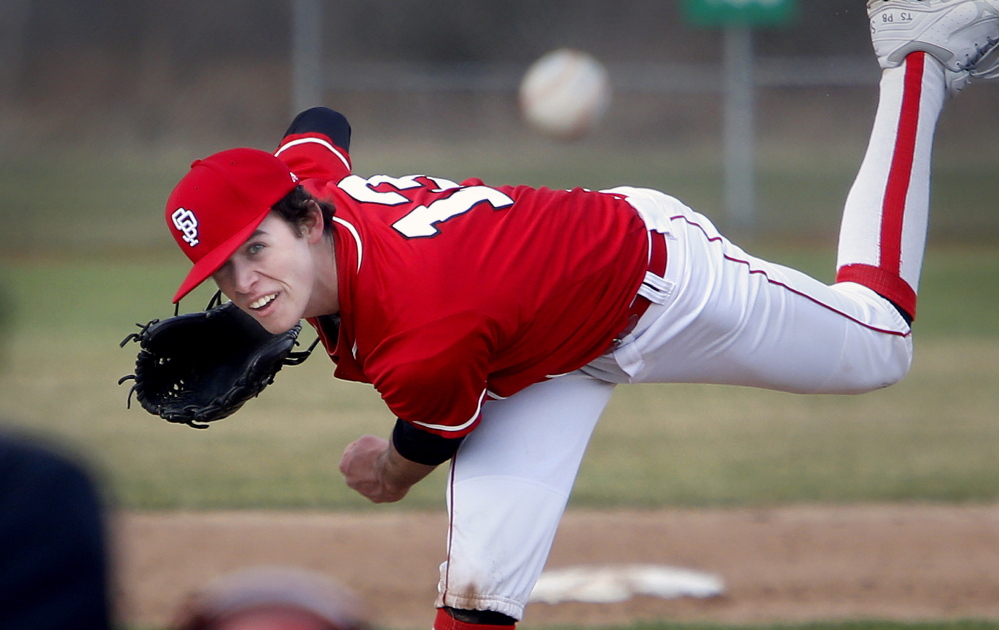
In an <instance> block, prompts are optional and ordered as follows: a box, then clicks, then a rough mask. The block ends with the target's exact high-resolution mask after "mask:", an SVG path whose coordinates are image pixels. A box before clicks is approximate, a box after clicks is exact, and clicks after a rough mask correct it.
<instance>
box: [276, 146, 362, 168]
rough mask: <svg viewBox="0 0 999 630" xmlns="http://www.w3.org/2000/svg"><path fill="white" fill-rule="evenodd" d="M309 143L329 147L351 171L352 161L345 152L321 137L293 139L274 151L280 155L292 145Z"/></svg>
mask: <svg viewBox="0 0 999 630" xmlns="http://www.w3.org/2000/svg"><path fill="white" fill-rule="evenodd" d="M308 143H314V144H318V145H320V146H322V147H323V148H325V149H328V150H329V151H330V152H331V153H333V155H335V156H336V157H337V158H339V160H340V161H341V162H343V166H344V168H346V169H347V171H348V172H350V161H349V160H347V157H346V156H345V155H344V154H343V153H341V152H340V151H339V150H338V149H337V148H336V147H335V146H333V145H332V144H331V143H329V142H326V141H325V140H322V139H321V138H299V139H297V140H292V141H291V142H288V143H285V144H282V145H281V146H280V147H279V148H278V150H277V151H276V152H275V153H274V155H275V156H280V155H281V153H282V152H284V151H285V150H286V149H290V148H291V147H295V146H298V145H301V144H308Z"/></svg>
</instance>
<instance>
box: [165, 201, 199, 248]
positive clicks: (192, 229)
mask: <svg viewBox="0 0 999 630" xmlns="http://www.w3.org/2000/svg"><path fill="white" fill-rule="evenodd" d="M170 218H171V219H172V220H173V225H174V227H175V228H177V230H178V231H179V232H180V233H182V234H183V235H184V241H186V242H187V244H188V245H190V246H191V247H194V246H195V245H197V244H198V217H196V216H194V213H193V212H191V211H190V210H188V209H187V208H177V209H176V210H174V211H173V214H171V215H170Z"/></svg>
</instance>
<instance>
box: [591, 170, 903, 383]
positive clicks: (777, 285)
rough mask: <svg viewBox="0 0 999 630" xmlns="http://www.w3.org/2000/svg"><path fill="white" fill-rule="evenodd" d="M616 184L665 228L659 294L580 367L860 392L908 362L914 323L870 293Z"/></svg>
mask: <svg viewBox="0 0 999 630" xmlns="http://www.w3.org/2000/svg"><path fill="white" fill-rule="evenodd" d="M617 191H618V192H621V193H625V194H627V195H628V198H629V200H630V201H631V203H632V204H633V205H635V206H636V207H638V208H639V210H640V212H642V214H643V216H644V217H646V223H648V224H650V225H659V226H660V228H661V229H663V230H665V231H667V233H668V240H667V249H668V251H669V261H668V263H667V265H666V274H665V278H664V279H663V280H662V282H661V283H660V284H661V286H662V287H663V292H664V294H665V295H666V298H665V301H664V303H663V304H653V305H652V306H651V307H649V309H648V311H647V312H646V314H645V315H644V316H643V317H642V319H641V320H639V322H638V325H637V326H636V328H635V330H634V331H633V332H632V333H631V334H630V335H628V336H627V337H625V338H624V339H623V340H622V343H621V344H620V345H618V346H617V347H616V348H615V349H614V350H613V351H612V352H611V353H608V354H607V355H604V356H603V357H601V358H599V359H598V360H596V361H594V362H592V363H591V364H590V365H588V366H586V367H585V368H584V371H586V372H587V373H589V374H592V375H594V376H597V377H599V378H604V379H607V380H610V381H612V382H632V383H649V382H658V383H663V382H665V383H716V384H726V385H745V386H753V387H763V388H767V389H775V390H781V391H789V392H799V393H817V392H823V393H856V392H862V391H868V390H870V389H874V388H877V387H882V386H886V385H889V384H891V383H892V382H895V381H897V380H898V379H900V378H901V377H902V376H903V375H904V374H905V373H906V371H907V370H908V368H909V364H910V361H911V350H912V346H911V339H910V336H909V326H908V325H907V324H906V322H905V320H904V319H903V318H902V316H901V314H900V313H899V312H898V311H897V310H896V309H895V308H894V307H892V306H891V304H890V303H889V302H887V301H886V300H885V299H884V298H881V297H880V296H878V295H877V294H876V293H874V292H873V291H871V290H870V289H867V288H865V287H863V286H861V285H858V284H853V283H843V284H838V285H832V286H829V285H825V284H823V283H821V282H819V281H818V280H815V279H813V278H811V277H809V276H807V275H805V274H803V273H801V272H799V271H796V270H794V269H790V268H788V267H784V266H781V265H777V264H773V263H770V262H768V261H765V260H762V259H760V258H757V257H755V256H751V255H749V254H747V253H746V252H745V251H743V250H742V249H740V248H739V247H737V246H736V245H734V244H733V243H731V242H730V241H729V240H728V239H726V238H725V237H724V236H722V235H721V234H719V233H718V231H717V230H716V229H715V227H714V225H712V223H711V222H710V221H709V220H708V219H707V218H706V217H704V216H703V215H700V214H698V213H697V212H694V211H693V210H691V209H690V208H688V207H686V206H684V205H683V204H681V203H680V202H679V201H677V200H676V199H673V198H672V197H669V196H667V195H664V194H662V193H659V192H656V191H650V190H636V189H617ZM657 214H658V215H659V216H658V217H656V215H657ZM667 219H668V224H667V223H666V220H667Z"/></svg>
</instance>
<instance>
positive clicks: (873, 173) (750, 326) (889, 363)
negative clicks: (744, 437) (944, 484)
mask: <svg viewBox="0 0 999 630" xmlns="http://www.w3.org/2000/svg"><path fill="white" fill-rule="evenodd" d="M868 6H869V10H870V15H871V22H872V33H873V35H872V36H873V40H874V46H875V50H876V52H877V54H878V57H879V60H880V63H881V65H882V66H883V67H884V68H885V70H884V77H883V79H882V81H881V85H880V100H879V105H878V111H877V115H876V119H875V124H874V129H873V132H872V137H871V142H870V146H869V149H868V152H867V156H866V158H865V160H864V162H863V165H862V166H861V169H860V171H859V174H858V176H857V179H856V183H855V184H854V186H853V188H852V190H851V193H850V196H849V200H848V202H847V207H846V209H845V214H844V219H843V225H842V229H841V241H840V249H839V261H838V266H839V274H838V277H837V280H838V283H837V284H835V285H833V286H830V287H827V286H824V285H822V284H821V283H818V282H816V281H814V280H812V279H810V278H807V277H805V276H804V275H803V274H800V273H798V272H795V271H793V270H790V269H787V268H785V267H782V266H780V265H773V264H771V263H767V262H766V261H762V260H760V259H758V258H755V257H752V256H748V255H747V254H746V253H745V252H743V251H742V250H740V249H739V248H737V247H735V246H734V245H732V244H731V243H730V242H728V241H727V240H726V239H724V237H722V236H721V235H719V234H718V233H717V232H716V231H715V230H714V227H713V226H712V225H711V224H710V222H709V221H707V220H706V219H705V218H704V217H702V216H700V215H698V214H697V213H694V212H693V211H691V210H690V209H689V208H685V207H683V206H682V205H680V204H678V202H675V200H672V201H670V202H664V201H661V200H659V201H656V200H653V199H646V200H645V201H644V202H645V203H646V204H647V205H650V206H657V205H658V206H659V207H660V210H661V211H662V212H666V213H669V215H670V219H671V221H672V224H671V227H670V228H669V229H670V230H671V231H672V237H671V242H670V246H669V265H668V268H667V283H668V284H671V285H672V286H674V287H675V288H674V290H673V291H672V293H671V294H670V296H669V300H668V303H667V304H665V305H663V306H656V305H654V306H653V307H652V308H650V309H649V312H648V313H647V314H646V316H645V317H644V318H643V321H642V322H640V324H639V327H638V328H636V331H635V333H636V334H635V335H634V337H633V338H630V339H628V340H626V341H627V343H624V344H623V345H622V346H621V347H619V348H617V349H616V351H615V352H614V353H613V355H611V356H610V357H607V356H605V357H602V358H601V359H600V360H598V361H597V362H595V364H594V365H592V366H589V367H588V368H587V369H588V370H589V369H592V370H593V372H592V373H600V374H601V376H603V377H606V378H611V379H614V380H621V379H620V378H617V379H615V374H614V371H615V366H619V367H621V368H622V369H623V372H625V375H624V377H623V379H624V380H627V381H630V382H706V383H727V384H737V385H752V386H758V387H766V388H771V389H779V390H784V391H793V392H826V393H849V392H862V391H867V390H869V389H874V388H877V387H881V386H885V385H889V384H891V383H893V382H895V381H897V380H898V379H900V378H901V377H902V376H903V375H904V374H905V373H906V372H907V370H908V367H909V364H910V362H911V340H910V337H909V328H908V325H907V323H906V321H904V320H903V317H905V318H906V319H908V320H910V321H911V317H912V316H913V315H914V314H915V303H916V288H917V284H918V279H919V273H920V269H921V265H922V258H923V250H924V246H925V239H926V225H927V217H928V212H929V171H930V157H931V150H932V139H933V132H934V129H935V126H936V121H937V118H938V116H939V114H940V110H941V109H942V107H943V103H944V98H945V96H946V93H947V92H948V91H950V92H951V93H953V92H956V91H957V90H959V89H960V88H961V87H963V86H964V84H965V83H967V81H968V80H969V78H972V79H973V78H975V77H983V78H989V77H990V76H991V75H993V74H994V68H995V66H996V64H999V61H995V60H994V58H990V56H991V55H992V54H993V53H992V52H990V51H994V49H995V48H996V47H997V42H999V0H963V1H960V0H959V1H955V0H870V2H869V3H868ZM924 51H928V52H924ZM642 195H643V196H648V193H642ZM633 203H636V202H633ZM671 204H672V206H673V207H672V208H670V207H669V206H670V205H671ZM639 205H640V204H639ZM651 213H654V209H653V210H647V211H646V212H645V214H651ZM647 221H648V219H647ZM619 372H620V371H619ZM617 376H618V377H620V374H618V375H617Z"/></svg>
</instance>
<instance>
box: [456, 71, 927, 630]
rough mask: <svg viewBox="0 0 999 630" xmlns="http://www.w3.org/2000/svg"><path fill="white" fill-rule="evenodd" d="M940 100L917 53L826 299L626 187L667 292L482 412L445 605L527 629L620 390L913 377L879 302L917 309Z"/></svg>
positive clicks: (865, 176)
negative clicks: (664, 258) (605, 339)
mask: <svg viewBox="0 0 999 630" xmlns="http://www.w3.org/2000/svg"><path fill="white" fill-rule="evenodd" d="M916 57H918V59H916V60H915V61H913V59H914V58H916ZM944 93H945V90H944V77H943V71H942V69H941V68H940V66H939V65H938V64H936V62H934V61H932V60H931V59H929V58H925V59H924V58H923V55H922V54H920V53H917V54H916V55H911V56H910V58H909V60H908V61H907V62H906V63H905V64H904V65H903V66H902V67H900V68H895V69H891V70H886V71H885V72H884V75H883V79H882V83H881V100H880V102H879V109H878V113H877V116H876V119H875V124H874V130H873V132H872V138H871V143H870V147H869V148H868V151H867V155H866V158H865V160H864V162H863V164H862V166H861V169H860V173H859V174H858V177H857V180H856V182H855V184H854V187H853V189H852V190H851V193H850V196H849V198H848V201H847V204H846V210H845V212H844V217H843V224H842V229H841V232H840V248H839V260H838V262H837V266H838V268H839V275H838V282H837V283H836V284H834V285H831V286H827V285H824V284H822V283H821V282H818V281H816V280H814V279H812V278H810V277H808V276H806V275H804V274H802V273H800V272H797V271H794V270H792V269H789V268H787V267H783V266H780V265H775V264H772V263H769V262H766V261H764V260H761V259H759V258H755V257H753V256H750V255H748V254H746V253H745V252H744V251H742V250H741V249H739V248H738V247H736V246H735V245H733V244H732V243H730V242H729V241H728V240H727V239H725V238H724V237H722V236H721V235H720V234H718V232H717V231H716V230H715V228H714V226H713V225H712V224H711V222H710V221H708V220H707V219H706V218H705V217H703V216H702V215H700V214H698V213H696V212H694V211H693V210H691V209H690V208H687V207H686V206H684V205H683V204H681V203H680V202H678V201H677V200H675V199H673V198H672V197H669V196H667V195H664V194H662V193H660V192H657V191H651V190H646V189H635V188H620V189H616V192H619V193H623V194H626V195H627V196H628V197H629V200H630V201H631V203H632V204H633V205H634V206H635V207H636V208H637V209H638V210H639V212H640V213H641V214H642V216H643V218H644V219H645V221H646V224H647V225H648V226H649V228H650V230H655V231H658V232H660V233H663V234H665V235H666V236H667V239H668V240H667V249H668V263H667V268H666V274H665V278H663V279H661V280H662V281H661V282H657V283H656V293H655V295H653V299H652V301H653V304H652V305H651V307H650V308H649V309H648V311H647V312H646V313H645V315H644V316H643V317H642V319H641V320H640V321H639V323H638V325H637V326H636V328H635V330H634V331H633V332H632V333H631V334H629V335H628V336H627V337H625V338H624V339H622V340H621V343H620V344H619V345H617V346H616V347H615V348H614V349H613V350H612V351H610V352H608V353H607V354H606V355H604V356H602V357H600V358H599V359H597V360H596V361H594V362H593V363H591V364H589V365H587V366H586V367H584V368H583V369H582V370H580V371H578V372H574V373H572V374H569V375H566V376H562V377H559V378H555V379H553V380H550V381H547V382H544V383H539V384H536V385H533V386H531V387H529V388H527V389H525V390H523V391H521V392H519V393H518V394H516V395H514V396H511V397H510V398H508V399H505V400H500V401H490V402H488V403H487V404H486V405H485V406H484V408H483V419H482V421H481V424H480V426H479V427H478V428H477V429H476V430H475V431H474V432H472V434H471V435H469V436H468V437H467V438H466V439H465V441H464V443H463V444H462V446H461V448H460V449H459V450H458V453H457V454H456V456H455V458H454V459H453V460H452V464H451V470H450V480H449V483H448V488H447V501H448V510H449V514H450V529H449V536H448V541H447V561H446V562H444V563H443V564H442V565H441V578H440V583H439V589H438V590H439V597H438V600H437V606H451V607H455V608H464V609H478V610H495V611H498V612H501V613H504V614H507V615H509V616H511V617H514V618H516V619H520V618H521V617H522V615H523V611H524V606H525V605H526V603H527V601H528V598H529V596H530V593H531V590H532V589H533V587H534V584H535V582H536V581H537V579H538V577H539V576H540V574H541V571H542V569H543V567H544V564H545V561H546V559H547V557H548V552H549V549H550V547H551V544H552V541H553V539H554V536H555V531H556V529H557V527H558V523H559V520H560V519H561V516H562V513H563V510H564V509H565V505H566V502H567V501H568V498H569V493H570V491H571V489H572V485H573V482H574V480H575V477H576V473H577V471H578V469H579V465H580V462H581V461H582V458H583V453H584V451H585V450H586V445H587V442H588V440H589V438H590V435H591V433H592V431H593V428H594V427H595V425H596V422H597V420H598V418H599V416H600V414H601V413H602V412H603V410H604V408H605V406H606V405H607V403H608V401H609V400H610V396H611V393H612V392H613V389H614V387H615V386H616V384H618V383H652V382H657V383H681V382H682V383H719V384H730V385H746V386H753V387H764V388H768V389H775V390H781V391H788V392H800V393H859V392H864V391H869V390H872V389H877V388H880V387H884V386H887V385H890V384H892V383H894V382H896V381H898V380H899V379H901V378H902V377H903V376H904V375H905V374H906V372H907V371H908V369H909V366H910V364H911V360H912V341H911V336H910V329H909V326H908V324H907V323H906V322H905V320H904V319H903V317H902V316H901V315H900V314H899V312H898V310H897V309H896V308H895V307H894V306H893V305H892V304H891V303H890V302H889V301H888V300H886V299H885V298H884V297H881V296H882V295H887V296H888V297H890V299H891V300H892V301H894V302H895V303H896V304H899V305H901V306H902V307H903V308H905V309H906V310H907V311H908V312H909V313H914V311H915V291H916V286H917V284H918V277H919V272H920V265H921V261H922V257H923V249H924V247H925V231H926V224H927V215H928V204H929V201H928V200H929V194H928V187H929V165H930V146H931V143H932V134H933V128H934V126H935V124H936V120H937V117H938V116H939V113H940V110H941V108H942V106H943V98H944ZM872 289H874V290H872ZM875 291H877V292H875ZM879 294H880V295H879Z"/></svg>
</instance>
